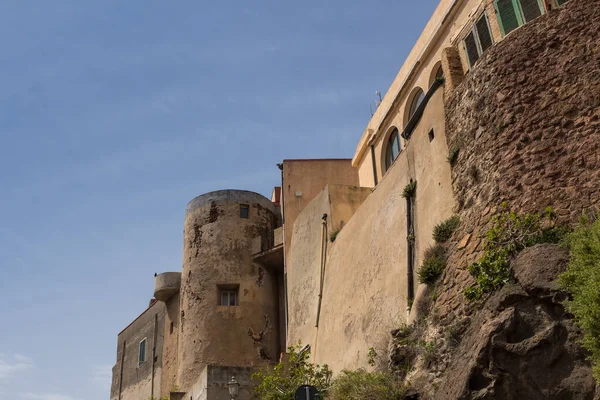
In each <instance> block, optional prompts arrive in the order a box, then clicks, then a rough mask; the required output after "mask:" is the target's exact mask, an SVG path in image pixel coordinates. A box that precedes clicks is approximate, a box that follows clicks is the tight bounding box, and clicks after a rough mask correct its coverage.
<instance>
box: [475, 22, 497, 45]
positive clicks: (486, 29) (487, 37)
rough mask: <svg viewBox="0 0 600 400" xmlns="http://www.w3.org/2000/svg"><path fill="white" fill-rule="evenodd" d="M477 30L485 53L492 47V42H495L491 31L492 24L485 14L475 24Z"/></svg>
mask: <svg viewBox="0 0 600 400" xmlns="http://www.w3.org/2000/svg"><path fill="white" fill-rule="evenodd" d="M475 30H476V32H477V37H478V38H479V44H480V47H481V52H482V53H483V52H484V51H486V50H487V49H489V48H490V47H492V44H494V42H493V40H492V33H491V32H490V26H489V24H488V21H487V18H486V16H485V14H484V15H483V16H482V17H481V18H479V21H477V23H476V24H475Z"/></svg>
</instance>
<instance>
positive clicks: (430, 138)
mask: <svg viewBox="0 0 600 400" xmlns="http://www.w3.org/2000/svg"><path fill="white" fill-rule="evenodd" d="M434 138H435V135H434V134H433V129H432V130H430V131H429V141H430V142H433V139H434Z"/></svg>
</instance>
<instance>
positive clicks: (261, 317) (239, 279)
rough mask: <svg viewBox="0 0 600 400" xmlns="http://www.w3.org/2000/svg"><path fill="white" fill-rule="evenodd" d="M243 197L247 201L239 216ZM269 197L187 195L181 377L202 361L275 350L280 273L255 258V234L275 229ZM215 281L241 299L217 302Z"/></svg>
mask: <svg viewBox="0 0 600 400" xmlns="http://www.w3.org/2000/svg"><path fill="white" fill-rule="evenodd" d="M240 204H248V205H249V206H250V215H249V218H248V219H242V218H240ZM275 223H276V216H275V214H274V207H273V204H272V203H271V202H270V201H269V200H268V199H266V198H264V197H263V196H261V195H259V194H257V193H253V192H246V191H237V190H225V191H218V192H211V193H208V194H205V195H202V196H199V197H197V198H195V199H194V200H192V201H191V202H190V203H189V204H188V207H187V211H186V217H185V223H184V249H183V274H182V286H181V312H180V320H179V330H180V332H179V345H178V354H179V360H178V361H179V362H178V374H177V375H178V384H179V386H180V387H181V389H183V390H184V391H186V390H188V389H189V388H190V385H192V384H193V383H194V382H195V381H196V379H197V377H198V374H199V373H200V371H202V370H203V369H204V368H205V367H206V365H209V364H211V365H223V366H225V365H227V366H253V365H259V364H261V363H265V362H267V361H269V360H275V359H276V358H277V355H278V353H277V352H278V345H279V342H278V304H277V279H276V277H275V276H273V275H272V274H271V273H270V272H269V271H267V270H266V269H264V268H263V267H261V266H259V265H257V264H253V263H252V256H251V250H252V249H251V246H252V239H253V238H255V237H257V236H262V235H268V234H270V232H271V231H272V230H273V229H274V226H275ZM218 285H232V287H233V285H239V302H238V304H239V305H238V306H221V305H218V302H219V296H218V293H219V287H218Z"/></svg>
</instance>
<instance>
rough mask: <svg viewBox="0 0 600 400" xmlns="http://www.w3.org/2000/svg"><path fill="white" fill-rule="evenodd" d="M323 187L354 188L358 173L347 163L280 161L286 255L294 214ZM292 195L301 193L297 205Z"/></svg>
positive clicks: (294, 219) (356, 183) (341, 160)
mask: <svg viewBox="0 0 600 400" xmlns="http://www.w3.org/2000/svg"><path fill="white" fill-rule="evenodd" d="M327 184H338V185H349V186H358V170H357V169H356V168H354V167H352V165H351V162H350V160H349V159H330V160H284V161H283V182H282V192H283V208H282V211H283V215H284V218H285V221H284V223H285V228H284V233H285V243H284V249H285V251H286V254H287V253H288V251H289V246H290V241H291V238H292V228H293V226H294V222H295V221H296V218H297V217H298V214H299V213H300V211H302V210H303V209H304V208H305V207H306V206H307V205H308V203H310V201H311V200H312V199H313V198H314V197H315V196H316V195H317V194H318V193H319V192H320V191H321V190H323V188H324V187H325V186H326V185H327ZM296 192H302V197H300V201H298V197H296V195H295V194H296Z"/></svg>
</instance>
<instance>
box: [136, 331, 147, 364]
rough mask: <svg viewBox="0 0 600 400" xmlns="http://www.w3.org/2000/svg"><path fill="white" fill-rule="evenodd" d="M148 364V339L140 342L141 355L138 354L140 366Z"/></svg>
mask: <svg viewBox="0 0 600 400" xmlns="http://www.w3.org/2000/svg"><path fill="white" fill-rule="evenodd" d="M145 362H146V338H143V339H142V340H141V341H140V347H139V353H138V366H140V365H142V364H143V363H145Z"/></svg>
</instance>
